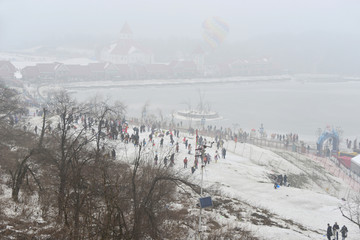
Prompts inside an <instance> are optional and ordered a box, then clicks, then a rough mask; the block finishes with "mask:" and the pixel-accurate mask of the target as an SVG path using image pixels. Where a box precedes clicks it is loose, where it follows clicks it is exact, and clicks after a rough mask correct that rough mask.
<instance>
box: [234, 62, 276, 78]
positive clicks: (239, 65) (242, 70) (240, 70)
mask: <svg viewBox="0 0 360 240" xmlns="http://www.w3.org/2000/svg"><path fill="white" fill-rule="evenodd" d="M230 69H231V75H233V76H256V75H258V76H261V75H262V76H266V75H273V74H274V73H275V69H274V67H273V64H272V63H271V61H269V60H268V59H266V58H263V59H252V60H236V61H234V62H232V63H231V64H230Z"/></svg>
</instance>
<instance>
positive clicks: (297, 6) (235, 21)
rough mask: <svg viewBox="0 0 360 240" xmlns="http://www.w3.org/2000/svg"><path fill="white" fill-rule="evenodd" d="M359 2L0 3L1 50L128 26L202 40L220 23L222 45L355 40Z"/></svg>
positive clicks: (112, 33)
mask: <svg viewBox="0 0 360 240" xmlns="http://www.w3.org/2000/svg"><path fill="white" fill-rule="evenodd" d="M359 10H360V2H359V1H346V2H345V1H339V0H322V1H310V0H305V1H304V0H302V1H300V0H292V1H286V0H273V1H267V0H252V1H249V0H245V1H244V0H243V1H226V2H224V1H205V0H198V1H178V0H176V1H161V0H153V1H145V0H139V1H116V0H108V1H100V0H77V1H69V0H62V1H60V0H52V1H46V0H34V1H27V0H11V1H9V0H0V33H1V34H0V49H1V50H7V49H17V48H25V47H30V46H36V45H42V44H46V43H47V42H61V41H62V40H64V41H66V39H82V40H85V41H86V39H88V40H89V38H99V39H101V38H105V39H108V38H116V36H117V35H118V34H119V32H120V30H121V27H122V25H123V24H124V23H125V22H127V23H129V25H130V26H131V28H132V30H133V32H134V34H135V36H136V37H137V38H146V39H169V38H184V39H197V40H199V39H202V33H203V29H202V23H203V22H204V20H206V19H209V18H211V17H214V16H216V17H220V18H221V19H222V20H223V21H224V22H226V23H227V25H228V26H229V32H228V34H227V36H226V37H225V40H224V42H225V43H232V42H237V41H245V40H248V39H250V38H254V37H258V36H267V35H272V34H285V35H295V36H296V35H301V34H311V33H314V34H319V33H322V32H324V33H328V34H332V35H339V36H341V35H348V36H359V31H358V29H357V23H358V22H360V15H359V14H358V12H359Z"/></svg>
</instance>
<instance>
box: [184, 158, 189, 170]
mask: <svg viewBox="0 0 360 240" xmlns="http://www.w3.org/2000/svg"><path fill="white" fill-rule="evenodd" d="M187 163H188V159H187V157H185V158H184V168H187Z"/></svg>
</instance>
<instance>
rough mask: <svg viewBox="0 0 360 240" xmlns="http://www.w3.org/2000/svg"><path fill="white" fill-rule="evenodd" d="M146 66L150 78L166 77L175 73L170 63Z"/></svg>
mask: <svg viewBox="0 0 360 240" xmlns="http://www.w3.org/2000/svg"><path fill="white" fill-rule="evenodd" d="M145 68H146V73H147V77H148V78H153V79H159V78H160V79H164V78H169V77H171V76H172V75H173V74H172V70H171V68H170V66H169V65H168V64H160V63H158V64H147V65H146V66H145Z"/></svg>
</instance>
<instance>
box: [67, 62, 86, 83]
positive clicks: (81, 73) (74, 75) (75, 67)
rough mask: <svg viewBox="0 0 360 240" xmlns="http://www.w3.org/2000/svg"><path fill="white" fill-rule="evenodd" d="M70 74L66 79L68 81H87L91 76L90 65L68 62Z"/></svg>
mask: <svg viewBox="0 0 360 240" xmlns="http://www.w3.org/2000/svg"><path fill="white" fill-rule="evenodd" d="M66 67H67V69H68V74H67V76H66V80H68V81H86V80H88V79H89V78H90V72H89V67H88V66H87V65H80V64H67V65H66Z"/></svg>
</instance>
